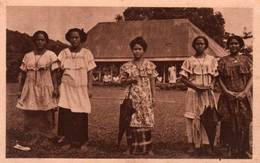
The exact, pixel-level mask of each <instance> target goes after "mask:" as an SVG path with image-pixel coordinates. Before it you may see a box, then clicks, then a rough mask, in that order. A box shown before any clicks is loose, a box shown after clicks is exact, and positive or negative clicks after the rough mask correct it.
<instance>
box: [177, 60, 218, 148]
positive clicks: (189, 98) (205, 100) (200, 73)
mask: <svg viewBox="0 0 260 163" xmlns="http://www.w3.org/2000/svg"><path fill="white" fill-rule="evenodd" d="M181 69H182V70H181V72H180V74H181V75H183V76H185V77H186V78H187V79H188V80H189V81H190V82H192V83H193V84H196V85H200V86H210V85H212V83H213V79H214V77H216V76H217V75H218V71H217V60H216V59H215V58H214V57H213V56H210V55H205V57H202V58H196V57H194V56H191V57H189V58H188V59H187V60H185V61H184V63H183V65H182V67H181ZM208 106H211V107H214V106H215V97H214V94H213V91H205V92H202V93H198V92H196V91H195V90H194V89H192V88H188V90H187V93H186V97H185V113H184V117H185V118H186V132H187V137H188V142H189V143H194V145H195V147H196V148H199V147H200V146H201V144H209V141H208V137H207V134H206V131H205V128H204V127H203V125H201V123H200V115H201V114H202V113H203V111H204V109H205V108H206V107H208Z"/></svg>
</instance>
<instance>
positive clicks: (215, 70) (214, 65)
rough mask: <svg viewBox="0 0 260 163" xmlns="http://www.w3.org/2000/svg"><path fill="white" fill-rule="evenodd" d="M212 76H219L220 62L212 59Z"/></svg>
mask: <svg viewBox="0 0 260 163" xmlns="http://www.w3.org/2000/svg"><path fill="white" fill-rule="evenodd" d="M210 74H211V75H213V76H214V77H216V76H218V60H217V58H213V59H212V62H211V71H210Z"/></svg>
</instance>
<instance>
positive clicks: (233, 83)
mask: <svg viewBox="0 0 260 163" xmlns="http://www.w3.org/2000/svg"><path fill="white" fill-rule="evenodd" d="M227 47H228V49H229V52H230V54H229V55H228V56H225V57H223V58H221V59H220V60H219V66H218V71H219V83H220V86H221V88H222V92H221V94H220V97H219V101H218V109H219V113H220V115H221V117H222V118H221V128H220V141H221V144H223V145H224V146H226V147H227V148H228V155H229V156H235V157H236V156H237V157H243V156H246V154H247V152H248V151H249V146H250V145H249V135H250V133H249V128H250V123H251V122H252V82H253V79H252V69H253V66H252V59H251V58H250V57H248V56H245V55H242V54H241V53H240V50H241V49H242V48H243V47H244V41H243V39H242V38H241V37H239V36H231V37H229V38H228V40H227Z"/></svg>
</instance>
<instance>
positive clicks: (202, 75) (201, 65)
mask: <svg viewBox="0 0 260 163" xmlns="http://www.w3.org/2000/svg"><path fill="white" fill-rule="evenodd" d="M194 58H195V59H196V61H197V62H198V63H199V65H200V68H201V73H202V74H201V78H202V85H203V86H204V85H205V84H204V71H203V70H204V69H203V67H204V62H205V58H206V55H205V56H203V61H202V63H201V62H200V60H199V59H198V58H196V57H194Z"/></svg>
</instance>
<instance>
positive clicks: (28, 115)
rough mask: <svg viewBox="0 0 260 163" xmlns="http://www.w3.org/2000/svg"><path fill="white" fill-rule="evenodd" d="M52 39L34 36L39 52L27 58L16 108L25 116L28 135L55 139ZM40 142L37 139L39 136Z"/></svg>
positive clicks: (40, 35) (38, 34)
mask: <svg viewBox="0 0 260 163" xmlns="http://www.w3.org/2000/svg"><path fill="white" fill-rule="evenodd" d="M48 41H49V37H48V35H47V33H46V32H44V31H37V32H35V33H34V34H33V43H34V45H35V49H34V50H33V51H31V52H29V53H27V54H25V56H24V58H23V61H22V64H21V66H20V69H21V72H20V74H19V94H18V102H17V105H16V107H17V108H19V109H21V110H23V112H24V129H25V132H26V133H40V134H43V135H46V136H51V135H49V134H51V130H52V129H53V127H54V121H53V117H52V116H53V109H54V108H56V107H57V100H56V97H57V95H58V86H57V79H56V70H57V68H58V67H59V65H58V63H57V61H58V59H57V56H56V54H54V53H53V52H52V51H49V50H47V49H46V45H47V43H48ZM36 138H37V136H36Z"/></svg>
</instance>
